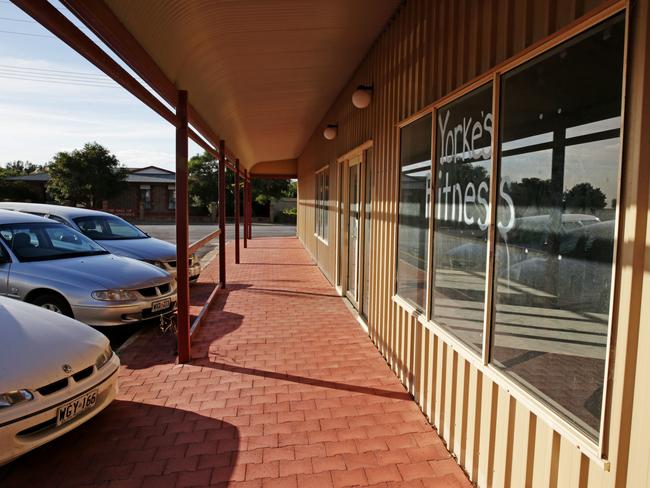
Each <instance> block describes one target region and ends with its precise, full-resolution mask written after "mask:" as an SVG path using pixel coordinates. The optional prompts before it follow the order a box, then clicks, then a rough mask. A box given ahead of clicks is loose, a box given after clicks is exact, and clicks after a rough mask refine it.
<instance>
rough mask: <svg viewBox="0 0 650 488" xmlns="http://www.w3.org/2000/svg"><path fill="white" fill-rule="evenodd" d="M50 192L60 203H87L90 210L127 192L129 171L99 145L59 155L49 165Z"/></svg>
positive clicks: (87, 146) (90, 144)
mask: <svg viewBox="0 0 650 488" xmlns="http://www.w3.org/2000/svg"><path fill="white" fill-rule="evenodd" d="M48 172H49V174H50V182H49V183H48V186H47V191H48V193H49V194H50V195H51V196H52V198H54V199H55V200H56V201H57V202H59V203H64V202H70V204H72V205H76V204H78V203H84V204H86V205H88V206H90V207H95V206H98V205H100V204H101V202H102V201H103V200H108V199H109V198H113V197H116V196H119V195H120V194H121V193H123V192H124V190H126V176H127V169H126V168H125V167H123V166H120V162H119V161H118V159H117V158H116V157H115V156H114V155H113V154H111V153H110V151H109V150H108V149H107V148H105V147H104V146H102V145H101V144H98V143H96V142H92V143H87V144H85V145H84V147H83V148H82V149H75V150H73V151H71V152H59V153H57V154H56V155H55V156H54V158H53V160H52V162H51V164H50V165H49V166H48Z"/></svg>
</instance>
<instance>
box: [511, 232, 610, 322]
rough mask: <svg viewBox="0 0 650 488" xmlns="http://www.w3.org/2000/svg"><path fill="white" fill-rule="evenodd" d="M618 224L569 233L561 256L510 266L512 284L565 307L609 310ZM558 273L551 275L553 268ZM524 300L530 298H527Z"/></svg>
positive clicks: (548, 255) (542, 255)
mask: <svg viewBox="0 0 650 488" xmlns="http://www.w3.org/2000/svg"><path fill="white" fill-rule="evenodd" d="M614 230H615V229H614V221H613V220H608V221H605V222H599V223H597V224H592V225H589V226H587V227H580V228H576V229H573V230H570V231H568V232H566V233H565V234H564V235H563V236H562V239H561V241H560V252H559V254H551V253H538V254H537V255H536V256H534V257H532V258H531V259H527V260H525V261H521V262H519V263H516V264H514V265H512V266H511V267H510V269H509V270H508V273H507V276H508V280H509V281H510V282H511V283H512V284H517V285H524V286H526V287H527V289H528V290H530V291H528V292H527V293H532V294H534V295H535V296H540V297H542V298H545V297H548V298H551V299H553V300H555V301H556V303H557V304H559V305H561V306H569V307H578V308H581V309H582V308H585V307H587V309H588V310H592V311H606V310H608V308H609V296H610V292H611V279H612V259H613V253H614V234H615V232H614ZM550 266H555V267H556V269H557V271H555V272H552V273H549V267H550ZM524 299H527V298H526V297H524Z"/></svg>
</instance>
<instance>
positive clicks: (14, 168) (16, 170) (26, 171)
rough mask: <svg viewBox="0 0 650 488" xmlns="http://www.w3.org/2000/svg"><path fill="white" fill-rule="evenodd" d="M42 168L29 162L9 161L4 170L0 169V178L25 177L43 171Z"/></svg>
mask: <svg viewBox="0 0 650 488" xmlns="http://www.w3.org/2000/svg"><path fill="white" fill-rule="evenodd" d="M43 169H44V167H43V166H42V165H40V164H34V163H32V162H31V161H20V160H18V161H11V162H10V163H7V166H6V169H4V170H3V169H2V168H0V176H25V175H30V174H32V173H37V172H40V171H43Z"/></svg>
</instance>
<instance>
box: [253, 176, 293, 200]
mask: <svg viewBox="0 0 650 488" xmlns="http://www.w3.org/2000/svg"><path fill="white" fill-rule="evenodd" d="M296 187H297V185H296V183H295V182H292V181H291V180H277V179H269V180H262V179H254V180H253V200H255V202H257V203H258V204H259V205H268V204H269V203H270V202H271V200H273V199H274V200H277V199H280V198H283V197H295V196H296Z"/></svg>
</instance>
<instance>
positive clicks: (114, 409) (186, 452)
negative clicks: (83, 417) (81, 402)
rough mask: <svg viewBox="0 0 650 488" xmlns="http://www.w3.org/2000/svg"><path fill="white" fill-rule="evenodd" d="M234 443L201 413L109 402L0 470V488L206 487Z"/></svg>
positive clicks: (224, 473)
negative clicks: (189, 482) (190, 483)
mask: <svg viewBox="0 0 650 488" xmlns="http://www.w3.org/2000/svg"><path fill="white" fill-rule="evenodd" d="M206 413H207V412H206ZM239 444H240V437H239V433H238V429H237V427H235V426H233V425H231V424H229V423H227V422H224V421H222V420H219V419H215V418H211V417H210V416H208V415H202V414H199V413H194V412H189V411H185V410H179V409H176V408H170V407H161V406H156V405H149V404H146V403H137V402H130V401H123V400H115V401H114V402H113V403H112V404H111V405H109V406H108V407H107V408H106V410H104V411H103V412H102V413H100V414H99V415H97V417H95V418H93V419H91V420H89V421H88V422H87V423H85V424H83V425H82V426H80V427H79V428H77V429H75V430H73V431H71V432H69V433H68V434H66V435H64V436H62V437H60V438H59V439H56V440H55V441H53V442H50V443H48V444H45V445H44V446H42V447H40V448H38V449H36V450H34V451H31V452H29V453H27V454H26V455H24V456H22V457H21V458H18V459H17V460H15V461H13V462H12V463H9V464H8V465H6V466H4V467H2V468H0V486H2V487H5V488H8V487H26V486H43V487H45V486H47V487H66V486H78V485H87V486H103V485H108V484H109V483H110V482H111V481H116V480H129V481H130V482H132V483H133V484H134V485H136V484H137V483H136V481H137V480H141V481H144V479H145V478H147V479H146V481H147V482H148V483H149V484H151V486H161V485H162V484H163V482H166V483H169V482H170V481H172V480H171V478H173V477H176V483H178V482H179V481H180V480H181V478H183V477H184V476H186V477H190V476H191V477H192V478H193V479H195V480H196V481H199V483H198V484H200V485H203V484H205V485H207V484H210V483H218V482H222V481H228V480H229V479H230V478H231V475H232V473H233V470H234V466H235V464H236V460H237V456H238V448H239ZM214 468H217V469H214ZM198 472H201V473H200V474H199V473H198ZM197 475H198V476H199V477H200V476H204V477H206V479H203V480H200V479H199V478H197Z"/></svg>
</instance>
